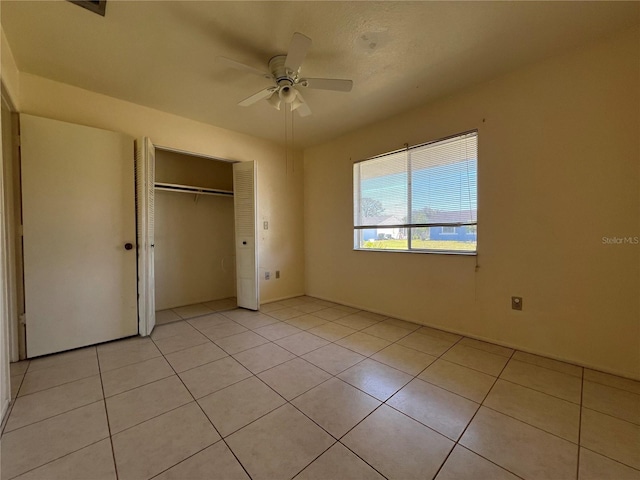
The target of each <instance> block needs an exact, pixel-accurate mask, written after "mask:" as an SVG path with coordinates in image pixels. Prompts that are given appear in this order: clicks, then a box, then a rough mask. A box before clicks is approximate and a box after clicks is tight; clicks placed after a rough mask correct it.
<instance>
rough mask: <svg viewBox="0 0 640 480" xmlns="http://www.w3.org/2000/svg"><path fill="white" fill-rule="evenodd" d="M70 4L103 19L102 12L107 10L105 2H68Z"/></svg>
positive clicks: (102, 0)
mask: <svg viewBox="0 0 640 480" xmlns="http://www.w3.org/2000/svg"><path fill="white" fill-rule="evenodd" d="M69 1H70V2H71V3H75V4H76V5H80V6H81V7H83V8H86V9H87V10H91V11H92V12H93V13H97V14H98V15H102V16H103V17H104V12H105V10H106V8H107V0H69Z"/></svg>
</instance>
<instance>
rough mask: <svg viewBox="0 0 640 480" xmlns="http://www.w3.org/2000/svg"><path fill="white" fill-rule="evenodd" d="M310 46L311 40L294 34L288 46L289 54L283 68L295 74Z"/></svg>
mask: <svg viewBox="0 0 640 480" xmlns="http://www.w3.org/2000/svg"><path fill="white" fill-rule="evenodd" d="M310 46H311V39H310V38H309V37H307V36H305V35H303V34H301V33H298V32H296V33H294V34H293V38H292V39H291V44H290V45H289V53H287V59H286V60H285V61H284V66H285V68H287V69H289V70H291V71H293V72H297V71H298V69H299V68H300V65H302V62H303V61H304V57H306V56H307V51H308V50H309V47H310Z"/></svg>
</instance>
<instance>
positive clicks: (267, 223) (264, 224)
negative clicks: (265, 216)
mask: <svg viewBox="0 0 640 480" xmlns="http://www.w3.org/2000/svg"><path fill="white" fill-rule="evenodd" d="M262 228H264V229H265V230H269V222H267V221H266V220H265V221H264V222H262Z"/></svg>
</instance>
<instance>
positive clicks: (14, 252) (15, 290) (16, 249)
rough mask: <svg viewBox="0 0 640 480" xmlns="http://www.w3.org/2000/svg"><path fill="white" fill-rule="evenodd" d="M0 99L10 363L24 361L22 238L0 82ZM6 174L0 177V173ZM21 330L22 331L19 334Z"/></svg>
mask: <svg viewBox="0 0 640 480" xmlns="http://www.w3.org/2000/svg"><path fill="white" fill-rule="evenodd" d="M0 96H1V99H0V101H2V105H3V107H5V108H6V109H7V110H8V111H9V114H10V122H11V126H10V130H11V136H10V138H5V137H4V136H2V148H3V151H4V149H5V147H6V145H5V142H9V147H10V149H11V155H10V156H9V158H4V155H3V159H2V170H3V172H2V190H3V196H4V199H3V201H5V200H6V201H5V203H4V207H5V213H4V216H3V218H2V219H1V221H2V222H3V226H4V228H3V232H4V237H3V238H2V239H1V241H2V242H3V244H4V248H3V250H5V255H6V264H5V265H4V267H3V272H2V277H3V278H2V283H5V282H6V285H3V289H4V290H5V291H6V297H5V301H6V302H7V304H6V306H5V308H6V312H7V317H6V319H4V315H3V319H4V321H6V322H7V325H6V326H5V325H3V326H2V328H3V329H5V328H6V331H7V332H8V347H9V348H8V350H7V351H8V357H9V360H10V361H11V362H17V361H18V360H21V359H24V358H26V347H25V335H24V324H23V323H22V324H21V316H22V314H23V313H24V277H23V272H22V263H23V262H22V248H21V244H22V235H21V227H22V225H21V223H22V222H21V221H20V218H21V215H22V205H21V201H20V200H21V198H20V173H19V170H20V146H19V139H20V136H19V135H20V130H19V126H20V124H19V117H18V110H17V108H16V107H15V104H14V102H13V100H12V98H11V95H10V94H9V92H8V90H7V89H6V88H5V85H4V82H0ZM5 173H6V174H7V175H4V174H5ZM21 328H22V331H21Z"/></svg>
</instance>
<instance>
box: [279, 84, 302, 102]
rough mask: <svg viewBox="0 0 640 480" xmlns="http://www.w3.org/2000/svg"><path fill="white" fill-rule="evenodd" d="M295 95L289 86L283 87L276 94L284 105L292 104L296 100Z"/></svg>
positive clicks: (295, 92) (293, 89)
mask: <svg viewBox="0 0 640 480" xmlns="http://www.w3.org/2000/svg"><path fill="white" fill-rule="evenodd" d="M297 94H298V92H297V91H296V89H295V88H293V86H291V85H285V86H283V87H282V88H280V91H279V92H278V96H279V97H280V100H282V101H283V102H284V103H292V102H293V101H294V100H295V99H296V96H297Z"/></svg>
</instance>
